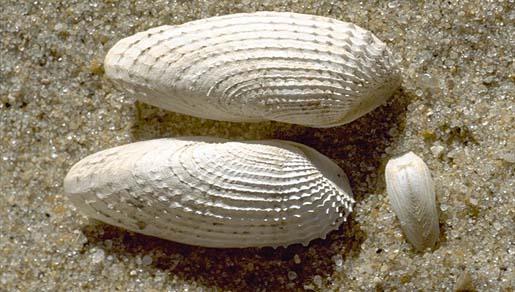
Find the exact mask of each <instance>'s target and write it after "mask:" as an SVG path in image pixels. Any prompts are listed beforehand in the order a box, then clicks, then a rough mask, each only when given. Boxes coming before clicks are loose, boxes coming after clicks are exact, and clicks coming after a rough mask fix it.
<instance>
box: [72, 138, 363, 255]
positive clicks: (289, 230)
mask: <svg viewBox="0 0 515 292" xmlns="http://www.w3.org/2000/svg"><path fill="white" fill-rule="evenodd" d="M64 188H65V191H66V193H67V194H68V195H69V197H70V200H71V201H72V202H73V203H74V204H75V206H77V207H78V209H79V210H80V211H81V212H82V213H84V214H85V215H88V216H90V217H92V218H96V219H98V220H101V221H104V222H106V223H109V224H112V225H116V226H120V227H123V228H126V229H128V230H132V231H135V232H139V233H143V234H147V235H152V236H157V237H161V238H165V239H169V240H173V241H177V242H182V243H186V244H191V245H199V246H207V247H251V246H257V247H261V246H273V247H275V246H286V245H289V244H293V243H304V244H307V243H309V241H310V240H312V239H315V238H319V237H325V235H326V234H327V233H328V232H330V231H331V230H334V229H337V228H338V226H339V224H340V223H341V222H343V221H344V220H345V217H346V215H347V213H349V212H351V210H352V203H353V199H352V192H351V190H350V187H349V184H348V181H347V178H346V176H345V174H344V173H343V171H342V170H341V169H340V168H339V167H338V166H337V165H336V164H335V163H334V162H332V161H331V160H330V159H329V158H327V157H325V156H324V155H322V154H320V153H319V152H317V151H316V150H314V149H312V148H310V147H307V146H304V145H301V144H297V143H293V142H287V141H279V140H266V141H253V142H252V141H251V142H227V141H226V140H223V139H214V138H201V137H190V138H177V139H158V140H150V141H144V142H137V143H133V144H128V145H124V146H120V147H115V148H111V149H108V150H104V151H101V152H98V153H95V154H93V155H90V156H88V157H86V158H84V159H83V160H81V161H79V162H78V163H77V164H76V165H74V166H73V167H72V169H71V170H70V172H69V173H68V175H67V176H66V178H65V180H64Z"/></svg>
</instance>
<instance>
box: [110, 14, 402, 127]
mask: <svg viewBox="0 0 515 292" xmlns="http://www.w3.org/2000/svg"><path fill="white" fill-rule="evenodd" d="M104 68H105V72H106V75H107V76H108V77H109V78H110V79H111V80H113V82H114V83H115V84H117V85H118V86H119V87H120V88H122V89H124V90H126V91H128V92H129V93H131V94H134V95H135V96H136V98H138V99H140V100H141V101H143V102H146V103H149V104H152V105H155V106H158V107H162V108H164V109H168V110H172V111H175V112H179V113H183V114H188V115H192V116H197V117H202V118H208V119H215V120H223V121H233V122H258V121H264V120H273V121H280V122H286V123H294V124H301V125H306V126H311V127H332V126H338V125H342V124H345V123H348V122H351V121H353V120H355V119H357V118H358V117H360V116H362V115H364V114H366V113H367V112H369V111H371V110H373V109H374V108H376V107H378V106H379V105H381V104H382V103H384V102H385V100H386V99H387V98H388V97H389V96H390V95H391V94H392V93H393V92H394V91H395V90H396V89H397V88H398V86H399V84H400V73H399V70H398V69H397V66H396V64H395V62H394V61H393V57H392V54H391V52H390V51H389V49H388V48H387V47H386V45H385V44H384V43H383V42H382V41H380V40H379V39H378V38H377V37H376V36H374V35H373V34H372V33H371V32H369V31H367V30H365V29H362V28H360V27H358V26H356V25H354V24H351V23H346V22H342V21H338V20H335V19H330V18H326V17H320V16H314V15H305V14H296V13H286V12H256V13H242V14H232V15H226V16H219V17H212V18H207V19H202V20H197V21H192V22H188V23H185V24H182V25H177V26H169V25H165V26H160V27H155V28H152V29H149V30H147V31H144V32H140V33H137V34H135V35H133V36H130V37H127V38H125V39H122V40H120V41H119V42H118V43H116V44H115V45H114V46H113V48H111V50H110V51H109V52H108V54H107V56H106V58H105V61H104Z"/></svg>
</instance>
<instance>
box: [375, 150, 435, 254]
mask: <svg viewBox="0 0 515 292" xmlns="http://www.w3.org/2000/svg"><path fill="white" fill-rule="evenodd" d="M385 175H386V190H387V192H388V197H389V198H390V204H391V206H392V209H393V211H394V212H395V214H396V215H397V217H398V218H399V220H400V222H401V227H402V230H403V231H404V234H405V235H406V237H407V239H408V241H409V242H411V244H413V246H414V247H415V248H416V249H417V250H419V251H423V250H425V249H426V248H432V247H434V245H435V243H436V241H437V240H438V236H439V234H440V229H439V227H438V210H437V209H436V198H435V190H434V184H433V180H432V179H431V173H430V171H429V168H428V167H427V165H426V164H425V163H424V161H423V160H422V159H421V158H420V157H418V156H417V155H415V154H414V153H413V152H408V153H406V154H404V155H402V156H399V157H396V158H392V159H390V161H388V163H387V164H386V170H385Z"/></svg>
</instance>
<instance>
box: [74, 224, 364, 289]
mask: <svg viewBox="0 0 515 292" xmlns="http://www.w3.org/2000/svg"><path fill="white" fill-rule="evenodd" d="M349 219H350V220H349V221H348V222H347V223H344V224H342V226H341V227H340V229H339V230H336V231H333V232H331V233H330V234H329V235H328V236H327V238H326V239H325V240H323V239H317V240H313V241H312V242H311V243H310V244H309V246H307V247H304V246H302V245H300V244H296V245H291V246H289V247H287V248H284V247H280V248H277V249H273V248H243V249H235V248H231V249H217V248H204V247H197V246H190V245H185V244H180V243H176V242H172V241H167V240H164V239H159V238H155V237H150V236H145V235H141V234H137V233H132V232H128V231H126V230H124V229H120V228H118V227H114V226H111V225H107V224H104V223H101V222H97V223H96V224H91V225H88V226H86V227H84V228H83V232H84V234H85V235H86V237H87V239H88V242H87V243H86V245H85V246H84V249H83V250H88V249H89V248H91V247H96V248H101V249H103V250H104V251H105V252H106V254H108V255H115V256H117V257H118V258H120V257H130V258H137V257H139V258H140V259H141V258H142V257H144V256H146V255H150V256H151V258H152V262H151V263H150V264H149V265H148V266H147V267H141V268H142V269H144V270H147V271H149V272H150V274H153V270H154V271H155V270H160V271H163V272H165V273H167V274H169V275H174V276H176V277H178V278H179V279H182V280H185V281H187V282H190V283H192V282H194V283H196V284H198V285H202V286H208V287H213V286H215V287H218V288H221V289H223V290H233V291H256V290H263V289H266V290H267V291H286V290H301V289H303V288H304V285H311V286H313V284H312V283H313V277H314V276H316V275H319V276H320V277H322V278H326V277H328V276H330V275H331V274H332V273H333V271H334V269H335V260H334V259H335V256H337V255H341V256H342V259H343V260H345V258H346V257H352V256H353V255H356V254H357V253H359V250H360V245H361V244H362V242H363V241H364V239H365V238H364V234H363V232H361V230H360V229H359V227H358V226H357V225H356V223H355V220H352V218H349ZM299 260H300V262H299ZM140 263H141V261H140ZM140 265H141V266H144V264H143V263H141V264H140ZM149 269H150V270H149ZM289 272H290V277H289V276H288V274H289ZM291 272H294V273H295V277H293V276H292V275H291V274H292V273H291ZM192 285H194V284H192ZM313 287H315V286H313Z"/></svg>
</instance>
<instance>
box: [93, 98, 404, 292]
mask: <svg viewBox="0 0 515 292" xmlns="http://www.w3.org/2000/svg"><path fill="white" fill-rule="evenodd" d="M412 98H413V96H410V95H409V94H407V93H406V92H404V91H403V90H402V89H401V90H399V91H397V92H396V93H395V94H394V96H393V97H392V98H391V99H390V100H389V101H388V102H387V103H386V104H385V105H383V106H381V107H379V108H377V109H375V110H374V111H372V112H370V113H369V114H367V115H365V116H363V117H361V118H359V119H357V120H356V121H354V122H352V123H350V124H347V125H343V126H340V127H334V128H327V129H317V128H307V127H303V126H298V125H291V124H283V123H276V122H263V123H231V122H220V121H213V120H204V119H200V118H195V117H191V116H187V115H182V114H177V113H173V112H168V111H164V110H161V109H158V108H155V107H153V106H150V105H146V104H143V103H139V102H138V103H137V104H136V112H135V117H136V118H135V121H134V125H133V127H132V134H133V138H134V140H135V141H139V140H148V139H155V138H161V137H177V136H194V135H209V136H216V137H222V138H228V139H238V140H257V139H283V140H291V141H296V142H299V143H302V144H306V145H308V146H311V147H313V148H315V149H317V150H318V151H319V152H321V153H323V154H324V155H326V156H328V157H329V158H331V159H333V160H334V161H335V162H336V163H337V164H338V165H339V166H340V167H341V168H342V169H343V170H344V171H345V173H346V174H347V176H348V177H349V180H350V184H351V187H352V189H353V193H354V198H355V199H356V201H357V203H358V204H359V202H360V201H362V200H363V199H365V198H366V196H367V195H370V194H377V193H384V189H385V183H384V178H383V177H384V165H385V164H386V161H387V160H388V159H389V158H390V157H389V154H387V147H391V148H392V149H395V148H396V144H397V143H398V140H399V137H400V134H401V133H402V132H403V129H404V127H405V125H404V124H405V116H406V109H407V105H408V104H409V102H410V100H411V99H412ZM184 125H190V126H189V127H185V126H184ZM392 152H395V151H392ZM98 228H99V229H100V230H103V232H99V231H98V230H97V229H98ZM84 232H85V234H86V235H87V237H88V239H89V244H90V245H95V246H103V242H104V241H105V240H107V239H109V240H111V241H112V242H113V245H112V247H111V248H110V249H108V252H109V253H118V254H123V255H127V256H137V255H141V256H143V255H145V254H153V262H152V264H151V265H152V266H153V267H155V268H157V269H160V270H164V271H167V272H169V273H170V274H173V275H176V276H177V277H179V278H181V279H184V280H193V281H196V282H197V283H201V284H202V285H206V286H209V287H211V286H213V285H214V286H217V287H220V288H222V289H231V290H241V291H243V290H247V291H248V290H252V291H254V290H258V289H263V288H266V290H268V291H283V290H298V289H303V288H304V285H313V277H314V276H315V275H319V276H321V277H322V278H327V277H328V276H331V275H332V273H333V272H334V270H335V263H334V259H333V257H334V256H336V255H341V256H342V258H343V261H345V259H346V258H347V257H352V256H353V255H357V254H358V253H359V252H360V246H361V244H362V243H363V241H364V240H365V237H366V234H364V233H363V232H362V231H361V229H360V228H359V226H358V225H357V223H356V222H355V221H354V220H353V218H352V215H351V216H350V217H349V222H347V223H346V224H342V226H341V227H340V229H339V230H337V231H334V232H331V233H330V234H329V235H328V237H327V239H325V240H321V239H319V240H314V241H312V242H311V243H310V245H309V246H308V247H303V246H301V245H293V246H290V247H288V248H278V249H275V250H274V249H272V248H262V249H212V248H202V247H194V246H188V245H183V244H179V243H174V242H170V241H166V240H162V239H157V238H153V237H148V236H144V235H139V234H135V233H129V232H126V231H124V230H122V229H119V228H116V227H112V226H108V225H105V224H100V225H98V226H96V227H95V226H91V227H88V228H87V229H86V230H84ZM103 248H104V249H106V248H105V247H103ZM295 255H298V258H296V257H295ZM295 259H296V260H297V263H296V261H295ZM298 259H300V263H298ZM289 271H293V272H295V274H296V278H295V279H293V280H292V279H291V278H292V277H291V276H290V278H288V272H289ZM290 274H291V273H290ZM311 287H313V288H315V289H316V286H311Z"/></svg>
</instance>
